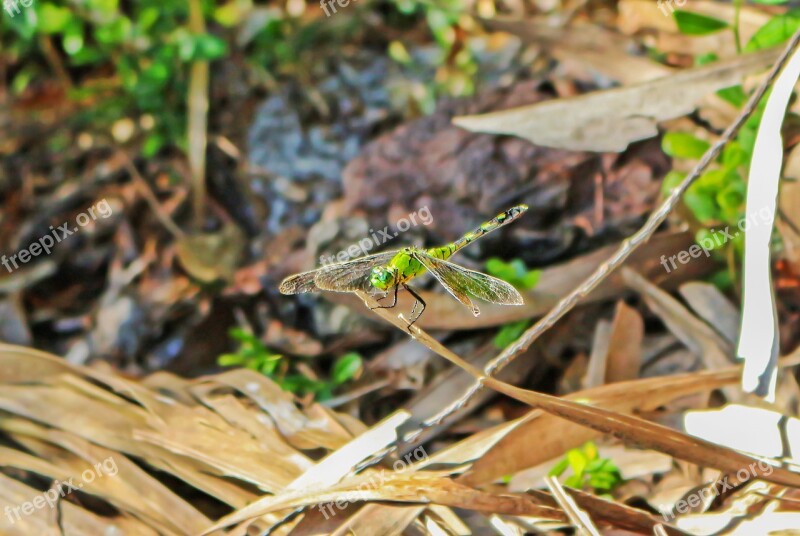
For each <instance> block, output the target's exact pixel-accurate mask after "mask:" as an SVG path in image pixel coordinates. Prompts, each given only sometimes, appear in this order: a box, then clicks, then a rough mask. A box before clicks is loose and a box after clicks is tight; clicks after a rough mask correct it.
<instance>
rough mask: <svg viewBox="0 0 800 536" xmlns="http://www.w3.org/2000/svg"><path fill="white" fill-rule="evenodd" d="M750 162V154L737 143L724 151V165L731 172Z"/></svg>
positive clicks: (734, 142)
mask: <svg viewBox="0 0 800 536" xmlns="http://www.w3.org/2000/svg"><path fill="white" fill-rule="evenodd" d="M749 160H750V154H749V153H747V151H745V150H744V149H742V145H741V144H740V143H739V142H737V141H732V142H730V143H728V144H727V145H726V146H725V148H724V149H723V150H722V165H723V166H725V167H726V168H727V169H729V170H735V169H736V168H738V167H739V166H742V165H745V164H747V162H748V161H749Z"/></svg>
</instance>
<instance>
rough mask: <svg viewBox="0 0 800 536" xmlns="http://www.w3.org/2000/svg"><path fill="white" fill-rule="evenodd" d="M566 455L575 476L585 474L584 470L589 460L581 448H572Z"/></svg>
mask: <svg viewBox="0 0 800 536" xmlns="http://www.w3.org/2000/svg"><path fill="white" fill-rule="evenodd" d="M566 456H567V461H568V462H569V466H570V467H572V472H573V473H575V476H577V477H579V478H580V477H581V476H583V471H584V469H585V468H586V463H587V462H588V460H587V459H586V455H585V454H584V453H583V452H582V451H581V449H570V450H568V451H567V454H566Z"/></svg>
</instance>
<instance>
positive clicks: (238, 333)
mask: <svg viewBox="0 0 800 536" xmlns="http://www.w3.org/2000/svg"><path fill="white" fill-rule="evenodd" d="M230 336H231V338H232V339H234V340H235V341H237V342H238V343H239V348H238V349H237V350H236V352H235V353H230V354H223V355H221V356H219V358H218V359H217V363H218V364H219V365H220V366H223V367H245V368H249V369H252V370H255V371H258V372H260V373H261V374H263V375H265V376H267V377H268V378H270V379H272V380H273V381H275V382H276V383H277V384H278V385H280V386H281V388H282V389H284V390H286V391H289V392H291V393H295V394H297V395H300V396H303V395H307V394H314V395H315V398H316V399H317V400H327V399H329V398H331V397H332V396H333V392H334V390H335V389H336V388H337V387H339V386H340V385H342V384H344V383H346V382H348V381H350V380H351V379H354V378H357V377H358V376H359V375H360V374H361V372H362V370H363V361H362V359H361V356H360V355H359V354H358V353H356V352H348V353H346V354H344V355H342V356H340V357H339V358H338V359H337V360H336V361H335V362H334V364H333V368H332V369H331V377H330V379H329V380H326V381H323V380H315V379H312V378H309V377H307V376H305V375H303V374H300V373H297V372H293V371H292V370H291V369H292V368H293V367H292V364H291V361H290V360H289V359H288V358H286V357H284V356H283V355H281V354H276V353H274V352H273V351H272V350H270V349H269V348H267V347H266V346H265V345H264V343H262V342H261V340H260V339H259V338H258V337H257V336H256V335H254V334H253V333H251V332H250V331H248V330H245V329H242V328H232V329H231V330H230Z"/></svg>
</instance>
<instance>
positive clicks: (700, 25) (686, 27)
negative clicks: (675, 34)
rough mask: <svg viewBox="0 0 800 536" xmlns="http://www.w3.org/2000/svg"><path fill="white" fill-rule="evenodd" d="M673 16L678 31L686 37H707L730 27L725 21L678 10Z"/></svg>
mask: <svg viewBox="0 0 800 536" xmlns="http://www.w3.org/2000/svg"><path fill="white" fill-rule="evenodd" d="M673 15H674V16H675V22H676V23H677V24H678V30H679V31H680V32H681V33H684V34H686V35H707V34H710V33H714V32H718V31H720V30H722V29H724V28H727V27H728V23H727V22H725V21H723V20H719V19H715V18H713V17H708V16H706V15H700V14H699V13H692V12H691V11H683V10H681V9H678V10H675V13H674V14H673Z"/></svg>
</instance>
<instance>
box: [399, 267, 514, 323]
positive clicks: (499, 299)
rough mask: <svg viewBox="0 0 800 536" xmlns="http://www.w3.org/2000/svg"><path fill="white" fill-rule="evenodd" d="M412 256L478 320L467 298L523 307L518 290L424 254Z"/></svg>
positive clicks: (486, 276) (500, 281)
mask: <svg viewBox="0 0 800 536" xmlns="http://www.w3.org/2000/svg"><path fill="white" fill-rule="evenodd" d="M413 255H414V258H415V259H417V260H418V261H419V262H420V263H422V265H423V266H425V268H427V270H428V271H429V272H430V273H431V274H432V275H433V276H434V277H435V278H436V279H437V280H438V281H439V283H441V284H442V286H443V287H444V288H445V289H447V291H448V292H449V293H450V294H452V295H453V297H455V298H456V299H457V300H458V301H460V302H461V303H463V304H464V305H466V306H467V307H469V308H471V309H472V314H474V315H475V316H478V314H479V311H478V308H477V307H476V306H475V304H473V303H472V300H470V299H469V297H468V295H472V296H475V297H476V298H480V299H482V300H484V301H487V302H491V303H500V304H503V305H522V304H523V303H524V302H523V300H522V295H520V293H519V292H517V289H515V288H514V287H513V286H511V285H509V284H508V283H506V282H505V281H502V280H500V279H497V278H496V277H492V276H490V275H486V274H482V273H481V272H476V271H474V270H468V269H466V268H463V267H461V266H458V265H457V264H453V263H451V262H447V261H443V260H441V259H437V258H436V257H432V256H430V255H428V254H427V253H425V252H424V251H416V252H414V253H413Z"/></svg>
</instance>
